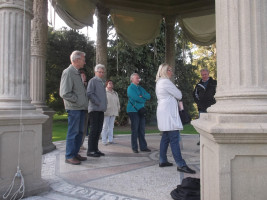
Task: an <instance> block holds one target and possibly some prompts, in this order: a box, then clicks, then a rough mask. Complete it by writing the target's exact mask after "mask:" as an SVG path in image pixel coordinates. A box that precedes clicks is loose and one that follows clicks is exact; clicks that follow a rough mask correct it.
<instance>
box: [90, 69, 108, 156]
mask: <svg viewBox="0 0 267 200" xmlns="http://www.w3.org/2000/svg"><path fill="white" fill-rule="evenodd" d="M104 73H105V66H104V65H101V64H98V65H96V66H95V76H94V77H93V78H91V79H90V81H89V83H88V86H87V96H88V98H89V105H88V113H89V121H90V133H89V137H88V150H87V156H91V157H100V156H104V155H105V154H104V153H102V152H101V151H99V149H98V140H99V137H100V133H101V132H102V127H103V121H104V112H105V111H106V110H107V95H106V89H105V83H104V82H103V80H102V79H103V78H104Z"/></svg>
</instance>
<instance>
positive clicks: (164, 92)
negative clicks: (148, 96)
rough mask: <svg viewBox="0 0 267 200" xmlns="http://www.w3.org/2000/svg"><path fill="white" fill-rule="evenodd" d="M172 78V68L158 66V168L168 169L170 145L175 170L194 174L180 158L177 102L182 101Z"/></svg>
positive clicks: (181, 126)
mask: <svg viewBox="0 0 267 200" xmlns="http://www.w3.org/2000/svg"><path fill="white" fill-rule="evenodd" d="M172 76H173V71H172V67H171V66H170V65H168V64H166V63H163V64H161V65H160V66H159V69H158V72H157V76H156V95H157V99H158V107H157V122H158V129H159V130H160V131H162V138H161V141H160V159H159V167H169V166H172V165H173V164H172V163H170V162H168V159H167V150H168V146H169V144H170V146H171V150H172V154H173V157H174V160H175V162H176V165H177V170H178V171H180V172H184V173H191V174H194V173H195V171H194V170H192V169H190V168H189V167H188V166H187V164H186V162H185V161H184V159H183V158H182V154H181V150H180V145H179V138H180V132H179V131H180V130H183V125H182V122H181V119H180V116H179V109H178V101H179V100H181V99H182V93H181V91H180V90H179V89H178V88H177V87H176V86H175V85H174V84H173V82H172V81H171V80H170V79H171V77H172Z"/></svg>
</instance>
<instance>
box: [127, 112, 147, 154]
mask: <svg viewBox="0 0 267 200" xmlns="http://www.w3.org/2000/svg"><path fill="white" fill-rule="evenodd" d="M128 115H129V117H130V119H131V131H132V135H131V144H132V149H133V150H138V144H137V138H138V141H139V145H140V150H141V151H142V150H145V149H147V143H146V139H145V124H146V120H145V117H144V116H140V115H139V114H138V113H137V112H129V113H128Z"/></svg>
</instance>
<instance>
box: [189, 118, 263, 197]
mask: <svg viewBox="0 0 267 200" xmlns="http://www.w3.org/2000/svg"><path fill="white" fill-rule="evenodd" d="M192 125H193V126H194V127H195V128H196V130H197V131H198V132H199V133H200V141H201V144H200V177H201V199H205V200H235V199H245V200H249V199H257V200H264V199H266V196H267V190H266V189H265V186H266V184H267V153H266V152H267V145H266V144H267V115H266V114H265V115H244V114H240V115H238V114H235V115H234V114H216V113H204V114H201V116H200V119H198V120H194V121H192Z"/></svg>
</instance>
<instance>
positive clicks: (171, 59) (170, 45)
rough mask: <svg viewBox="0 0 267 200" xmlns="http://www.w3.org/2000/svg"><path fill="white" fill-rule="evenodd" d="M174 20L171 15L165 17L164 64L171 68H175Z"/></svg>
mask: <svg viewBox="0 0 267 200" xmlns="http://www.w3.org/2000/svg"><path fill="white" fill-rule="evenodd" d="M175 19H176V18H175V16H173V15H171V16H170V15H167V16H165V24H166V28H165V31H166V33H165V62H166V63H168V64H169V65H171V66H173V67H175V36H174V26H175Z"/></svg>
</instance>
